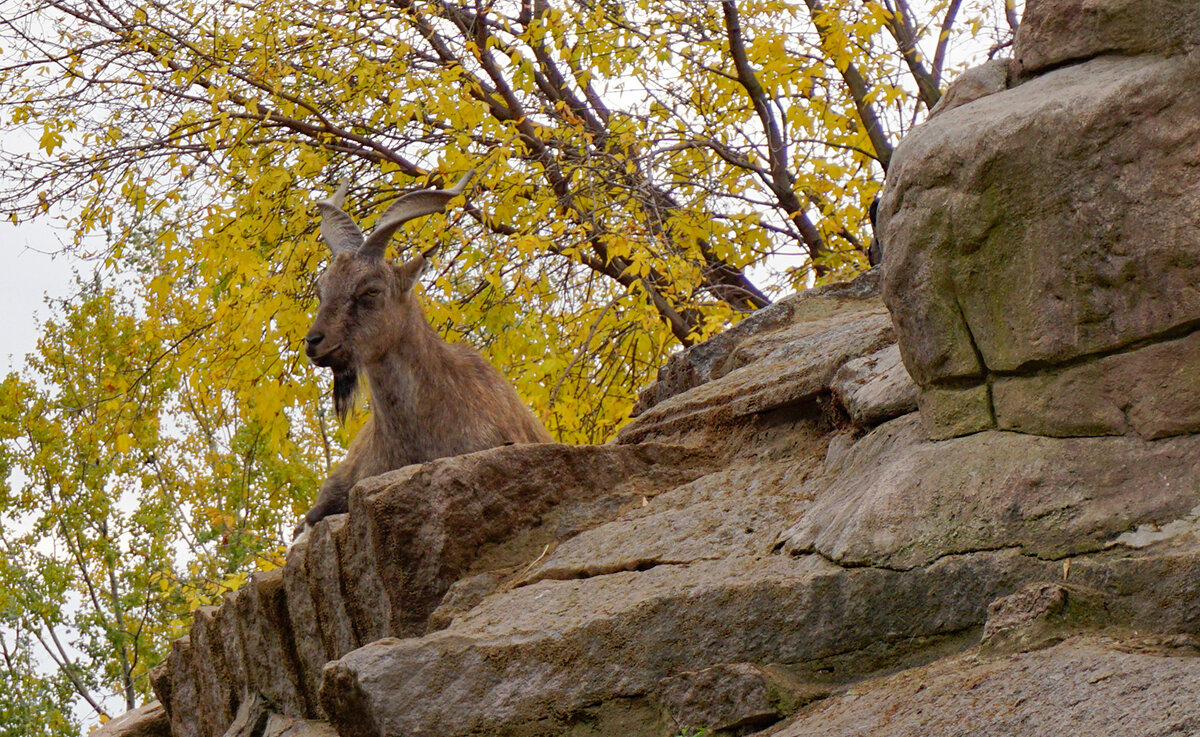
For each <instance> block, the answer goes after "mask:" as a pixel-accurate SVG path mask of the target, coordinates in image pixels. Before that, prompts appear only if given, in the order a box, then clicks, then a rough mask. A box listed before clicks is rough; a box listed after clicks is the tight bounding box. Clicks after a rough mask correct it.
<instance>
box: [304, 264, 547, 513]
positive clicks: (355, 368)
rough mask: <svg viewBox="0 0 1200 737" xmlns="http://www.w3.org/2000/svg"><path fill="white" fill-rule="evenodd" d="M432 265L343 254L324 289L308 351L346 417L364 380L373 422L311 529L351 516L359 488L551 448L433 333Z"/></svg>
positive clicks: (539, 430) (475, 358)
mask: <svg viewBox="0 0 1200 737" xmlns="http://www.w3.org/2000/svg"><path fill="white" fill-rule="evenodd" d="M427 265H428V262H427V261H426V259H425V258H424V257H423V256H416V257H415V258H413V259H410V260H409V261H407V262H405V263H403V264H395V263H392V262H390V261H387V260H385V259H382V258H364V257H362V256H361V255H360V254H355V253H338V254H337V255H336V256H335V257H334V259H333V261H332V262H331V263H330V265H329V268H328V269H327V270H326V271H325V273H324V274H323V275H322V276H321V277H320V279H318V281H317V289H318V294H319V296H320V298H321V308H320V310H319V311H318V313H317V318H316V320H315V321H314V322H313V325H312V329H311V330H310V331H309V333H308V336H307V337H306V338H305V342H306V343H307V347H306V352H307V353H308V356H309V358H311V359H312V361H313V363H315V364H317V365H318V366H325V367H328V368H331V369H333V371H334V377H335V378H334V386H335V390H334V394H335V407H336V409H337V410H338V413H339V414H340V415H343V416H344V415H345V413H346V412H348V411H349V409H350V408H351V406H352V405H353V401H354V398H353V393H354V390H355V388H356V387H357V384H358V378H357V377H358V376H359V375H360V374H362V375H365V376H366V379H367V385H368V390H369V391H370V398H371V411H372V414H371V417H370V418H369V419H368V420H367V423H366V425H364V426H363V428H362V430H361V431H359V433H358V435H357V436H356V437H355V438H354V441H353V442H352V443H351V445H350V450H349V453H347V455H346V458H345V460H343V461H342V462H341V464H339V465H338V467H337V468H336V469H334V471H333V473H332V474H331V475H330V476H329V478H328V480H326V481H325V483H324V484H323V485H322V486H321V492H320V494H319V495H318V496H317V501H316V503H315V504H314V505H313V507H312V509H310V510H309V512H308V514H306V515H305V517H304V519H305V522H306V523H307V524H308V525H313V524H316V523H317V522H318V521H320V520H321V519H322V518H324V517H326V516H328V515H331V514H338V513H341V512H345V511H347V508H348V502H349V495H350V489H351V487H353V486H354V484H355V483H357V482H358V481H359V479H362V478H366V477H368V476H374V475H377V474H380V473H383V472H385V471H390V470H392V469H396V468H400V467H401V466H406V465H409V464H412V463H422V462H425V461H429V460H432V459H434V458H442V457H444V456H453V455H459V454H462V453H470V452H473V451H477V450H484V449H486V448H493V447H496V446H499V445H507V444H512V443H545V442H551V441H552V438H551V437H550V434H549V433H548V432H546V429H545V428H544V427H543V426H542V424H541V423H540V422H539V421H538V420H537V418H536V417H534V415H533V413H532V412H530V411H529V408H528V407H526V406H525V404H524V402H522V401H521V399H520V397H518V396H517V393H516V391H515V390H514V389H513V388H512V386H511V385H510V384H509V382H508V381H507V380H506V379H505V378H504V377H503V376H501V374H500V372H499V371H497V370H496V369H495V368H494V367H492V365H491V364H489V363H488V362H487V361H486V360H485V359H484V358H483V357H482V356H481V355H479V354H478V353H477V352H476V351H474V350H473V349H471V348H469V347H467V346H464V345H457V344H451V343H447V342H446V341H444V340H442V339H441V338H440V337H439V336H438V335H437V333H436V332H435V331H434V330H433V328H432V327H431V326H430V325H429V322H428V321H427V320H426V319H425V316H424V315H423V313H422V311H421V307H420V304H419V303H418V302H417V300H416V298H415V297H414V295H413V287H414V286H415V285H416V283H417V280H418V279H419V278H420V276H421V274H422V273H423V272H424V270H425V268H426V267H427Z"/></svg>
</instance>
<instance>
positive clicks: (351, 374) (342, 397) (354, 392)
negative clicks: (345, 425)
mask: <svg viewBox="0 0 1200 737" xmlns="http://www.w3.org/2000/svg"><path fill="white" fill-rule="evenodd" d="M357 396H358V371H357V370H355V368H354V365H353V364H351V365H349V366H346V367H345V368H336V369H334V370H333V410H334V411H335V412H337V416H338V419H339V420H341V421H342V422H345V421H346V418H347V417H349V416H350V411H351V410H352V409H354V400H355V398H356V397H357Z"/></svg>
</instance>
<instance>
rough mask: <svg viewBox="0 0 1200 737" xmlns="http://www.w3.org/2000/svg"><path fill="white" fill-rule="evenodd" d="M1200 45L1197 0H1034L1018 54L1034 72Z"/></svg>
mask: <svg viewBox="0 0 1200 737" xmlns="http://www.w3.org/2000/svg"><path fill="white" fill-rule="evenodd" d="M1198 44H1200V3H1196V2H1195V1H1194V0H1173V1H1172V2H1163V0H1029V1H1028V2H1027V3H1026V4H1025V14H1024V16H1023V17H1022V18H1021V29H1020V31H1018V33H1017V41H1016V58H1017V63H1018V65H1019V66H1020V70H1021V73H1022V74H1026V75H1029V74H1035V73H1037V72H1041V71H1043V70H1046V69H1048V68H1052V67H1055V66H1059V65H1062V64H1066V63H1068V62H1077V61H1080V60H1083V59H1090V58H1092V57H1095V56H1099V55H1101V54H1121V55H1125V56H1133V55H1136V54H1148V53H1149V54H1175V53H1180V52H1183V51H1187V50H1189V49H1191V48H1193V47H1195V46H1197V45H1198Z"/></svg>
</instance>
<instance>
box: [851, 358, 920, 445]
mask: <svg viewBox="0 0 1200 737" xmlns="http://www.w3.org/2000/svg"><path fill="white" fill-rule="evenodd" d="M830 388H831V389H832V390H833V393H834V395H835V396H836V397H837V398H838V401H840V402H841V403H842V406H843V407H845V408H846V414H848V415H850V419H851V420H853V421H854V422H855V424H858V425H860V426H862V427H872V426H874V425H878V424H879V423H881V422H883V421H885V420H890V419H892V418H893V417H899V416H900V415H903V414H907V413H909V412H913V411H915V410H916V409H917V395H918V394H919V390H918V389H917V385H916V384H914V383H913V380H912V378H911V377H910V376H909V375H908V371H907V370H906V369H905V368H904V362H903V361H902V360H901V358H900V348H899V346H897V345H895V344H892V345H889V346H888V347H886V348H883V349H881V350H878V351H876V352H874V353H872V354H871V355H869V356H863V357H861V358H855V359H853V360H850V361H847V362H846V363H844V364H843V365H842V367H841V368H840V369H838V371H837V373H836V374H835V375H834V377H833V382H832V384H831V385H830Z"/></svg>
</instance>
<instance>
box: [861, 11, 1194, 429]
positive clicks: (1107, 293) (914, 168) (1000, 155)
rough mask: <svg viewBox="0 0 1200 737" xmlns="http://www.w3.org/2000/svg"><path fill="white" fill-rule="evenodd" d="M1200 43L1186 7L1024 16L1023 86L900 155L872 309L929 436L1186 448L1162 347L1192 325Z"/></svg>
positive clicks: (1172, 374) (1188, 419)
mask: <svg viewBox="0 0 1200 737" xmlns="http://www.w3.org/2000/svg"><path fill="white" fill-rule="evenodd" d="M1106 18H1116V19H1123V20H1121V22H1120V23H1117V22H1115V21H1112V22H1110V21H1108V20H1104V19H1106ZM1180 18H1182V19H1183V20H1186V21H1187V23H1186V24H1184V25H1183V26H1181V27H1180V29H1176V30H1173V31H1171V32H1170V33H1167V32H1166V31H1163V32H1161V33H1159V32H1156V31H1155V29H1158V28H1159V27H1160V26H1161V25H1162V24H1164V23H1167V24H1168V25H1169V23H1170V22H1171V19H1176V20H1179V19H1180ZM1097 19H1100V21H1097ZM1126 20H1128V23H1126V22H1125V21H1126ZM1101 21H1102V22H1101ZM1143 21H1146V23H1145V24H1144V25H1143V24H1142V22H1143ZM1167 27H1168V26H1163V28H1164V29H1165V28H1167ZM1123 29H1124V30H1123ZM1197 29H1200V3H1197V2H1194V1H1189V2H1178V3H1167V4H1166V5H1165V6H1164V4H1162V3H1153V2H1142V1H1140V0H1128V1H1118V0H1106V1H1092V0H1073V1H1071V2H1051V1H1043V2H1032V0H1031V2H1030V3H1029V10H1028V13H1027V21H1026V24H1025V25H1024V26H1023V28H1022V30H1021V33H1020V35H1019V41H1018V49H1017V51H1018V56H1019V59H1020V60H1022V61H1021V64H1022V69H1023V71H1024V73H1025V75H1026V76H1025V77H1022V78H1020V80H1018V81H1019V82H1020V83H1019V84H1016V86H1011V87H1007V88H1004V89H1002V90H1000V91H996V92H994V93H993V94H983V95H982V96H979V97H977V98H975V99H971V100H970V101H968V102H966V103H965V104H960V105H958V106H957V107H953V108H950V109H947V110H945V111H944V112H940V113H939V114H938V115H936V116H933V117H931V119H930V120H929V121H928V122H926V123H925V124H923V125H921V126H918V128H917V129H915V130H914V131H913V132H912V133H911V134H910V135H909V136H907V137H906V138H905V139H904V141H903V142H902V143H901V145H900V146H898V147H897V149H896V153H895V155H894V157H893V159H892V165H891V167H890V169H889V171H888V186H887V189H886V192H885V194H884V197H883V199H882V201H881V204H880V209H879V226H880V231H881V233H882V239H883V241H884V243H885V244H886V256H885V275H884V281H883V293H884V299H885V301H886V302H887V304H888V307H889V309H890V310H891V312H892V316H893V318H894V320H895V324H896V331H897V335H898V338H899V342H900V349H901V352H902V354H903V356H904V361H905V364H906V366H907V367H908V370H909V372H910V373H911V375H912V376H913V378H914V379H915V380H916V382H917V384H919V385H920V386H921V387H922V389H923V394H922V398H921V408H922V412H923V414H924V415H925V419H926V422H927V425H928V428H927V429H928V432H929V433H930V434H931V435H933V436H934V437H949V436H953V435H961V434H966V433H970V432H977V431H979V430H983V429H987V428H991V427H1002V428H1011V429H1017V430H1021V431H1023V432H1034V433H1038V434H1046V435H1063V436H1068V435H1092V434H1113V433H1126V432H1128V433H1133V434H1140V435H1142V436H1143V437H1161V436H1165V435H1170V434H1179V433H1185V432H1195V431H1197V430H1200V406H1198V405H1197V403H1196V401H1194V396H1195V394H1196V390H1197V388H1198V387H1197V384H1196V380H1195V378H1194V377H1195V376H1197V375H1200V356H1198V355H1197V354H1196V353H1195V351H1193V350H1191V349H1190V344H1181V345H1179V346H1178V347H1174V346H1173V347H1171V348H1169V349H1168V348H1159V344H1160V343H1164V342H1165V341H1171V340H1177V339H1181V338H1184V337H1185V336H1187V335H1189V333H1190V332H1191V331H1192V330H1194V329H1195V327H1196V326H1197V325H1198V324H1200V290H1197V289H1196V288H1195V285H1196V284H1197V283H1200V228H1197V227H1196V222H1195V218H1194V216H1193V213H1194V212H1196V211H1197V209H1198V208H1200V166H1197V163H1198V162H1200V89H1198V88H1197V87H1196V85H1195V84H1194V80H1195V79H1196V77H1197V73H1198V72H1200V55H1198V54H1195V53H1182V52H1185V51H1187V50H1188V49H1190V48H1191V47H1192V46H1193V45H1194V44H1193V43H1192V41H1191V40H1190V39H1192V38H1193V37H1195V36H1196V35H1197V33H1198V30H1197ZM1127 31H1128V32H1127ZM1068 42H1069V43H1068ZM1110 52H1112V53H1110ZM1117 52H1119V53H1120V54H1134V55H1131V56H1126V55H1114V54H1115V53H1117ZM1138 54H1140V55H1138ZM1172 54H1173V55H1172ZM1039 55H1041V57H1044V58H1042V60H1041V61H1033V59H1035V57H1037V58H1041V57H1039ZM1081 59H1082V60H1084V61H1082V62H1081V63H1074V64H1067V65H1066V66H1062V64H1064V63H1066V62H1068V61H1075V60H1081ZM1035 72H1036V74H1035ZM993 76H995V75H993ZM989 78H990V77H989ZM997 79H998V77H997ZM1022 80H1024V81H1022ZM1164 360H1166V361H1168V363H1167V364H1166V365H1164V364H1163V361H1164ZM1101 361H1105V362H1108V363H1109V364H1113V363H1114V362H1115V363H1119V369H1114V368H1113V367H1110V366H1107V365H1106V366H1104V367H1100V368H1092V367H1091V366H1090V364H1092V363H1093V362H1101ZM1114 370H1119V372H1120V377H1119V382H1120V384H1121V385H1120V387H1119V388H1117V387H1113V388H1109V389H1105V390H1104V391H1102V392H1099V393H1095V394H1094V393H1093V391H1092V390H1093V388H1094V387H1097V386H1098V385H1099V384H1100V382H1101V379H1100V378H1099V377H1100V376H1101V375H1104V376H1106V377H1110V378H1109V379H1107V380H1108V381H1110V382H1113V383H1116V382H1117V381H1118V379H1117V378H1116V377H1114V376H1112V374H1113V371H1114ZM1180 398H1182V399H1184V400H1185V401H1178V400H1179V399H1180Z"/></svg>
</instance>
